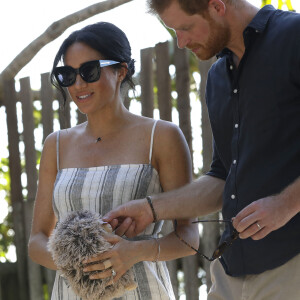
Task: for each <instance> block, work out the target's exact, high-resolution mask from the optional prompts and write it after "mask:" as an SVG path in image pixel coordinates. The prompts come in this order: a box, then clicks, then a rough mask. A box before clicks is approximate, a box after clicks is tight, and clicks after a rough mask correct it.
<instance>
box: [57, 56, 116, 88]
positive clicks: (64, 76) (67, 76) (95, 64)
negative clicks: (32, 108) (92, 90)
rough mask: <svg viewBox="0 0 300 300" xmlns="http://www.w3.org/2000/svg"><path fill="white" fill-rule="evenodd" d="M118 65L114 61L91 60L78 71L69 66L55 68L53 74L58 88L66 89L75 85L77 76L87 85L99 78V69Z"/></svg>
mask: <svg viewBox="0 0 300 300" xmlns="http://www.w3.org/2000/svg"><path fill="white" fill-rule="evenodd" d="M118 63H119V62H118V61H114V60H92V61H88V62H85V63H83V64H82V65H81V66H80V67H79V68H78V69H74V68H72V67H70V66H63V67H56V68H55V69H54V71H53V73H54V76H55V79H56V80H57V82H58V84H59V85H60V86H62V87H68V86H71V85H73V84H74V83H75V81H76V76H77V74H79V75H80V77H81V78H82V79H83V80H84V81H86V82H88V83H91V82H95V81H97V80H99V78H100V75H101V68H103V67H107V66H111V65H115V64H118Z"/></svg>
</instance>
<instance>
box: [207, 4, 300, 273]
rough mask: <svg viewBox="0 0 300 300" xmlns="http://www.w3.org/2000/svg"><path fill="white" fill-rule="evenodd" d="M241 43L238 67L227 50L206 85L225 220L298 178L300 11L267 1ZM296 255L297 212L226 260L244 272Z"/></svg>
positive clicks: (239, 244)
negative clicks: (222, 185) (276, 5)
mask: <svg viewBox="0 0 300 300" xmlns="http://www.w3.org/2000/svg"><path fill="white" fill-rule="evenodd" d="M244 43H245V54H244V56H243V58H242V59H241V61H240V64H239V66H238V68H236V67H235V66H234V63H233V58H232V52H231V51H230V50H228V49H224V50H223V51H222V53H221V54H220V57H219V59H218V60H217V61H216V63H215V64H214V65H213V66H212V67H211V69H210V71H209V75H208V80H207V88H206V101H207V106H208V111H209V117H210V121H211V126H212V131H213V136H214V154H213V162H212V165H211V170H210V171H209V172H208V173H207V174H208V175H211V176H215V177H218V178H222V179H224V180H226V184H225V189H224V194H223V209H222V213H223V217H224V218H225V219H231V218H232V217H234V216H236V215H237V213H238V212H239V211H241V210H242V209H243V208H244V207H246V206H247V205H249V204H250V203H251V202H253V201H255V200H258V199H260V198H264V197H267V196H270V195H274V194H277V193H280V192H281V191H282V190H283V189H284V188H286V187H287V186H288V185H290V184H291V183H293V182H294V181H295V180H296V179H297V178H298V177H299V176H300V14H296V13H292V12H284V11H280V10H275V9H274V8H273V7H272V6H271V5H268V6H265V7H263V8H262V9H261V10H260V11H259V12H258V13H257V15H256V16H255V17H254V19H253V20H252V21H251V23H250V24H249V25H248V26H247V28H246V29H245V30H244ZM299 201H300V195H299ZM231 230H232V228H229V227H228V228H226V229H225V232H224V234H223V236H222V240H223V239H225V238H226V237H228V236H229V234H230V231H231ZM298 253H300V214H299V213H298V214H297V215H296V216H295V217H294V218H292V219H291V220H290V222H288V223H287V224H286V225H285V226H284V227H282V228H280V229H278V230H276V231H273V232H271V233H270V234H269V235H268V236H267V237H265V238H263V239H261V240H258V241H254V240H252V239H251V238H248V239H245V240H242V239H238V240H236V241H235V242H234V243H233V245H232V246H231V247H230V248H228V249H227V250H226V251H225V253H224V255H223V256H222V258H221V262H222V264H223V266H224V268H225V271H226V273H227V274H229V275H232V276H241V275H246V274H258V273H261V272H264V271H266V270H268V269H272V268H275V267H277V266H280V265H282V264H284V263H285V262H286V261H288V260H289V259H291V258H292V257H294V256H295V255H297V254H298Z"/></svg>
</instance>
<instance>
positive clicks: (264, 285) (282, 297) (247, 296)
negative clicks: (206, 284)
mask: <svg viewBox="0 0 300 300" xmlns="http://www.w3.org/2000/svg"><path fill="white" fill-rule="evenodd" d="M210 271H211V278H212V287H211V289H210V291H209V293H208V296H207V300H300V254H298V255H297V256H295V257H294V258H292V259H291V260H289V261H288V262H287V263H285V264H284V265H282V266H280V267H278V268H275V269H273V270H269V271H265V272H263V273H261V274H258V275H246V276H242V277H231V276H228V275H227V274H226V273H225V272H224V269H223V267H222V264H221V263H220V261H219V260H215V261H213V262H212V263H211V266H210Z"/></svg>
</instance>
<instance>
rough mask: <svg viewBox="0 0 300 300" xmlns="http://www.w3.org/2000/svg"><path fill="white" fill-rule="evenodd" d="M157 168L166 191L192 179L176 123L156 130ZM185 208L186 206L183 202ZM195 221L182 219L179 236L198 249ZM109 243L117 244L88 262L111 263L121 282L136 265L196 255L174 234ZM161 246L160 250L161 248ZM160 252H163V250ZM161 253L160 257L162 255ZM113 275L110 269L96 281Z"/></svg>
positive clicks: (110, 238) (93, 267)
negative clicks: (125, 274) (142, 262)
mask: <svg viewBox="0 0 300 300" xmlns="http://www.w3.org/2000/svg"><path fill="white" fill-rule="evenodd" d="M152 164H153V166H154V167H155V168H156V169H157V171H158V173H159V177H160V182H161V185H162V188H163V190H164V191H169V190H172V189H176V188H178V187H180V186H183V185H186V184H188V183H189V182H191V180H192V164H191V157H190V151H189V148H188V146H187V143H186V141H185V138H184V136H183V134H182V132H181V131H180V129H179V128H178V127H177V126H175V125H174V124H172V123H168V122H159V123H158V124H157V128H156V130H155V135H154V146H153V159H152ZM182 205H183V206H184V205H185V204H184V203H182ZM191 221H192V220H191V219H186V220H178V227H177V230H178V233H179V234H180V236H181V237H182V238H183V239H185V240H186V241H187V242H188V243H189V244H191V245H192V246H193V247H195V248H198V245H199V233H198V226H197V225H195V224H192V223H191ZM106 238H107V240H108V241H109V242H110V243H112V244H114V247H113V248H112V250H110V251H107V252H105V253H103V254H101V255H99V256H97V257H96V258H92V259H90V260H88V261H87V262H95V261H103V260H107V259H109V260H110V263H111V264H112V268H113V269H114V270H115V271H116V273H117V276H116V277H115V280H117V279H119V278H120V277H121V276H122V275H123V274H124V273H125V272H126V271H127V270H128V269H129V268H130V267H131V266H132V265H134V264H136V263H138V262H140V261H155V260H159V261H166V260H172V259H176V258H179V257H183V256H187V255H192V254H194V253H195V252H194V251H193V250H191V249H190V248H189V247H187V246H186V245H185V244H183V243H182V242H181V241H180V240H179V239H178V238H177V237H176V235H175V234H174V232H172V233H170V234H168V235H167V236H165V237H163V238H160V239H158V240H157V241H156V240H155V239H153V240H143V241H127V240H125V239H122V238H121V237H119V236H112V235H107V236H106ZM158 243H159V247H158ZM159 249H160V251H159ZM158 254H159V255H158ZM103 269H104V264H103V262H99V263H98V264H94V265H91V266H89V267H86V268H85V269H84V271H86V272H89V271H92V270H103ZM108 276H111V270H110V269H108V270H107V271H104V272H102V273H98V274H96V275H94V277H92V278H105V277H108Z"/></svg>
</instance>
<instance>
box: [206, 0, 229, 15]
mask: <svg viewBox="0 0 300 300" xmlns="http://www.w3.org/2000/svg"><path fill="white" fill-rule="evenodd" d="M208 10H209V11H210V13H211V14H217V15H218V16H224V15H225V12H226V4H225V2H224V0H209V1H208Z"/></svg>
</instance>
